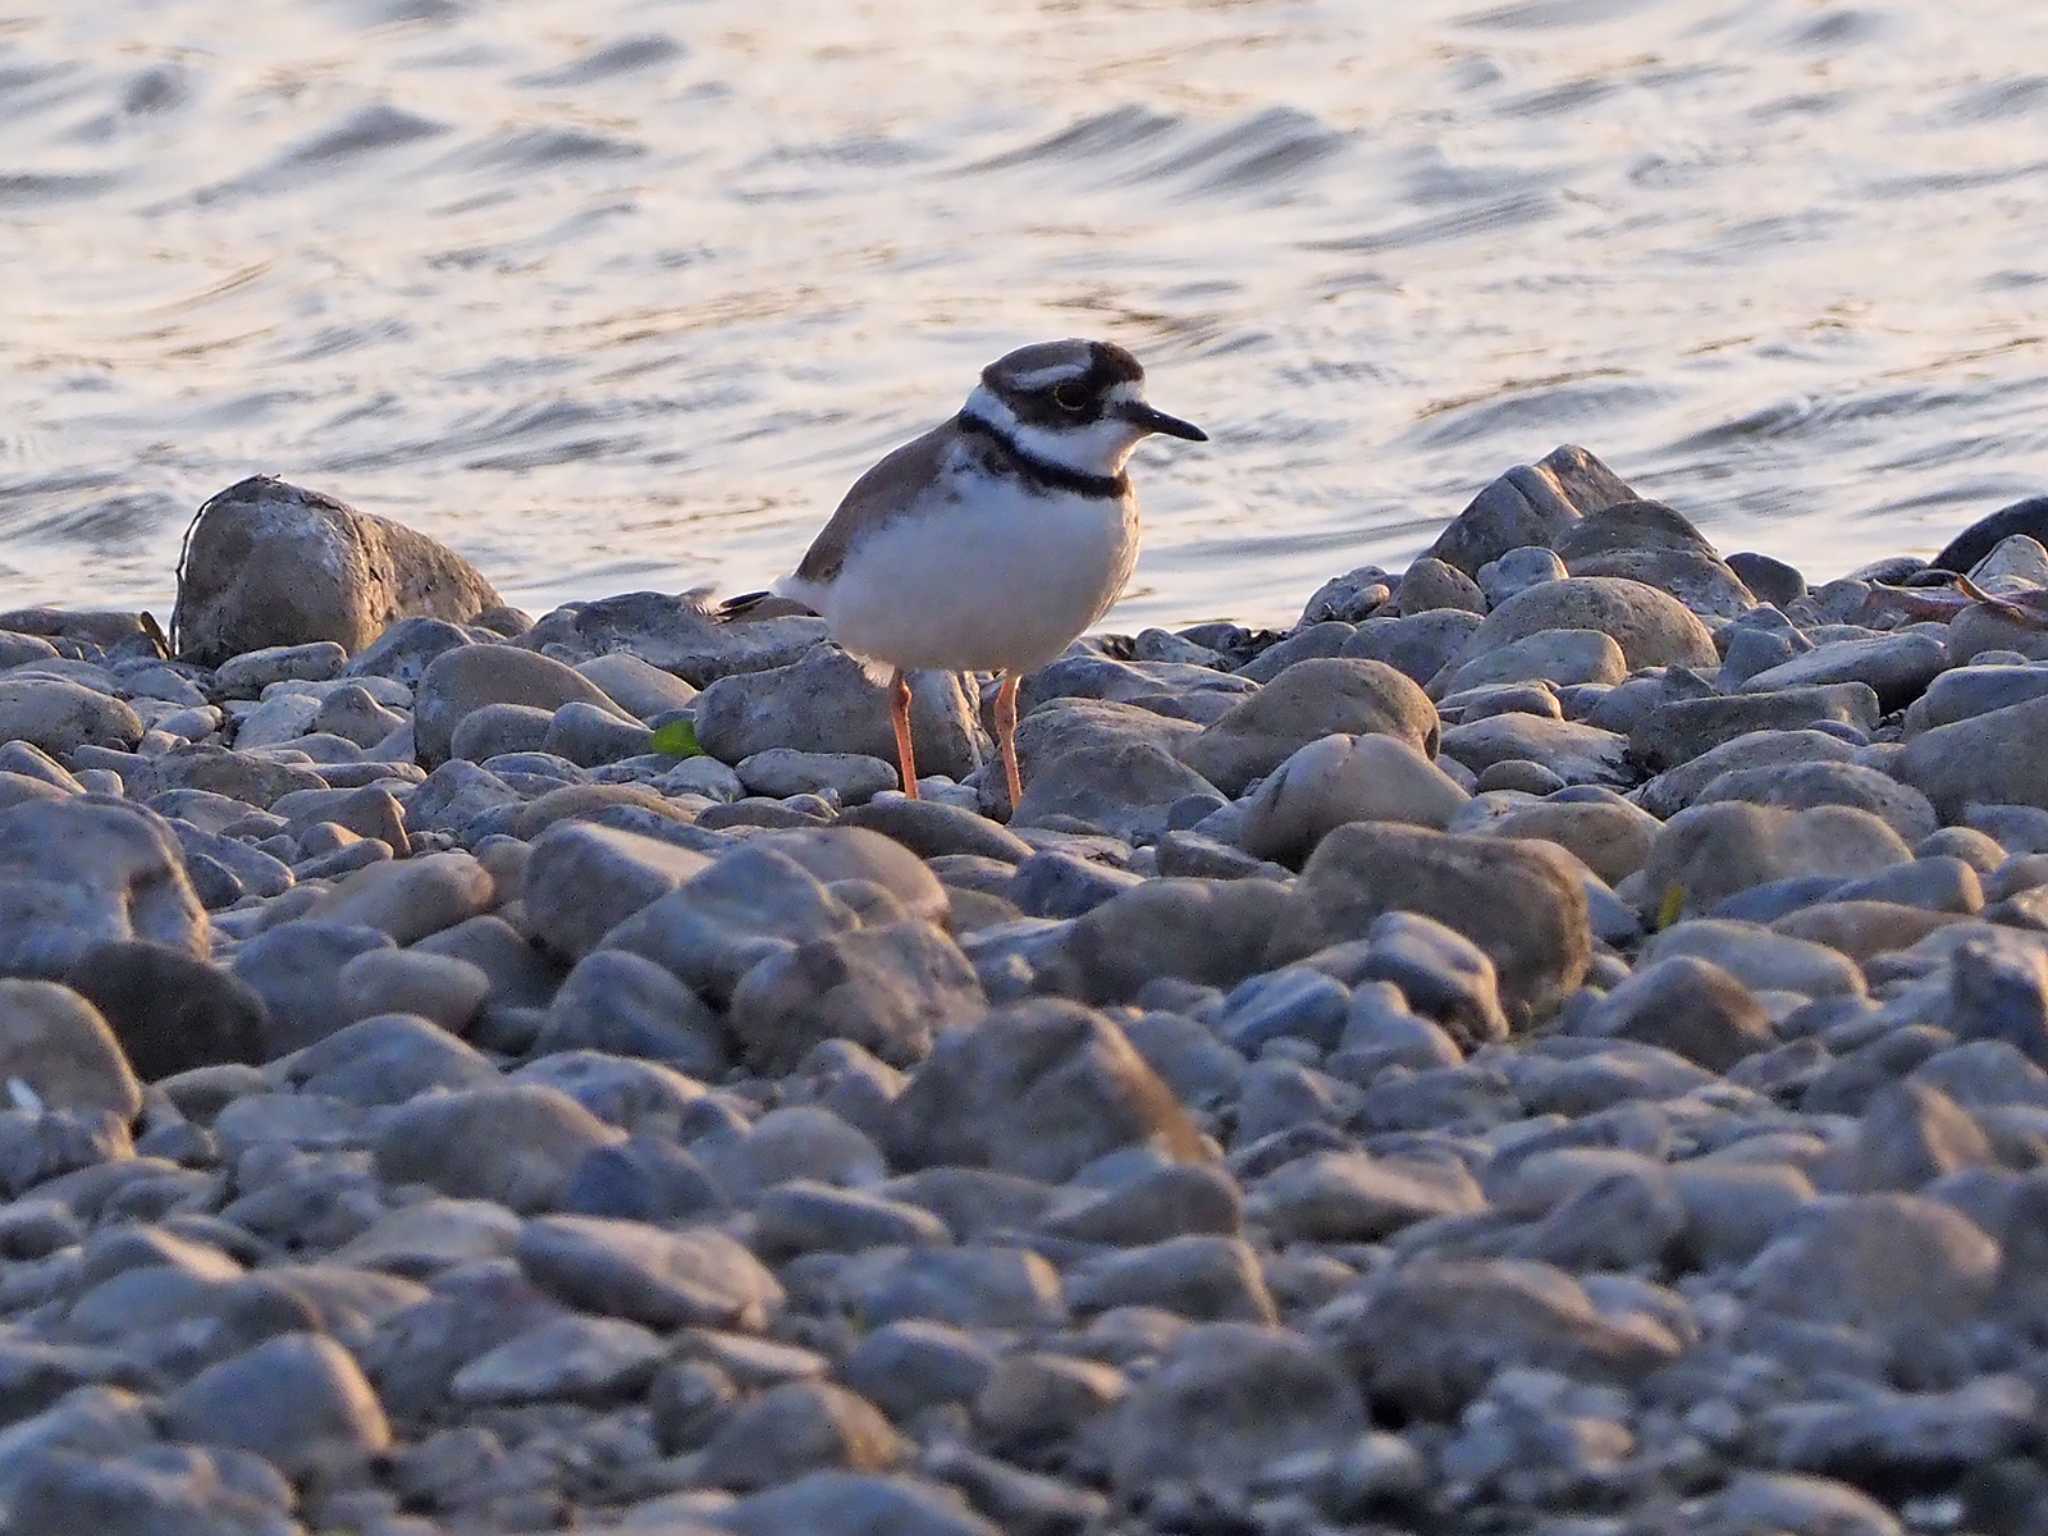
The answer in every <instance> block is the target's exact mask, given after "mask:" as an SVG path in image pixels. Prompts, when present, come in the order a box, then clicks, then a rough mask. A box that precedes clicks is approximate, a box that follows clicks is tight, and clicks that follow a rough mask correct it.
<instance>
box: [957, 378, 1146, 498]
mask: <svg viewBox="0 0 2048 1536" xmlns="http://www.w3.org/2000/svg"><path fill="white" fill-rule="evenodd" d="M1123 388H1124V389H1126V390H1133V389H1134V386H1132V385H1125V386H1123ZM1133 397H1134V396H1133ZM966 412H967V414H968V415H970V416H973V417H975V418H977V419H978V420H980V421H981V422H982V423H984V424H985V425H987V426H989V427H991V428H993V429H994V430H995V431H996V432H998V433H1000V434H1001V435H1002V436H1003V437H1004V438H1006V439H1007V440H1008V441H1010V442H1011V443H1013V444H1015V445H1016V447H1017V448H1018V449H1019V450H1020V451H1021V452H1023V453H1026V454H1029V455H1030V456H1031V457H1032V458H1034V459H1043V460H1044V461H1045V462H1046V463H1048V464H1056V465H1058V466H1059V467H1060V468H1061V469H1070V470H1073V471H1074V472H1076V473H1077V474H1083V475H1104V476H1114V475H1118V474H1121V473H1122V472H1123V467H1124V465H1125V464H1126V463H1128V462H1129V461H1130V457H1131V450H1132V449H1134V448H1136V447H1137V446H1138V444H1139V442H1140V441H1141V440H1142V439H1143V438H1144V436H1145V433H1144V430H1143V429H1142V428H1139V427H1135V426H1133V425H1132V424H1131V423H1130V422H1128V421H1125V420H1123V419H1122V418H1121V417H1118V416H1104V417H1102V418H1100V419H1099V420H1096V421H1091V422H1086V423H1082V424H1078V425H1075V426H1072V427H1061V428H1059V429H1057V430H1055V429H1053V428H1050V427H1038V426H1029V425H1026V424H1025V423H1024V422H1021V421H1019V420H1018V419H1017V413H1016V412H1015V411H1013V410H1011V409H1010V408H1009V407H1008V406H1007V405H1005V404H1004V403H1003V401H1002V399H1001V397H1000V396H998V395H997V394H996V393H995V391H994V390H992V389H990V388H989V387H988V386H987V385H986V384H977V385H975V386H974V392H973V393H972V394H970V395H969V396H968V397H967V405H966Z"/></svg>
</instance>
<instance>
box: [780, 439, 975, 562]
mask: <svg viewBox="0 0 2048 1536" xmlns="http://www.w3.org/2000/svg"><path fill="white" fill-rule="evenodd" d="M958 432H959V429H958V428H957V427H955V426H954V425H953V423H952V422H950V421H949V422H946V423H944V424H943V425H941V426H937V427H934V428H932V430H931V431H929V432H927V433H925V435H924V436H923V437H918V438H913V439H911V441H909V442H907V443H905V444H904V445H903V446H902V447H901V448H898V449H896V450H895V451H894V452H893V453H890V454H888V455H886V456H885V457H884V458H883V459H882V460H881V461H880V462H879V463H877V464H876V465H875V467H874V468H873V469H870V470H869V471H868V472H867V473H866V474H864V475H862V476H861V477H860V478H859V479H858V480H856V481H854V482H853V485H852V486H851V487H850V488H849V489H848V490H847V493H846V495H845V497H844V499H843V500H841V501H840V503H839V510H838V511H836V512H834V513H833V514H832V521H831V522H829V523H827V524H826V525H825V526H824V527H823V528H822V529H820V530H819V532H818V536H817V538H815V539H813V540H812V541H811V547H810V549H809V550H807V551H806V552H805V554H804V558H803V563H802V564H801V565H799V566H798V567H797V568H796V574H797V579H798V580H800V581H815V582H828V581H830V580H832V578H833V577H835V576H837V575H838V574H839V568H840V567H841V566H843V565H844V564H846V552H847V550H849V549H850V548H852V546H853V541H854V540H855V539H857V538H859V537H860V536H861V535H862V534H863V533H866V532H868V531H870V530H872V529H875V528H879V527H881V526H882V525H883V524H884V523H886V522H888V521H889V520H890V519H891V518H895V517H900V516H901V515H902V514H903V513H904V512H906V511H908V510H909V508H910V505H911V503H912V502H914V501H915V500H916V499H917V497H918V494H919V493H920V492H921V491H923V490H924V489H925V487H926V486H928V485H930V484H931V483H932V481H933V480H935V479H936V478H937V477H938V473H939V470H940V468H941V466H943V465H944V463H945V461H946V451H947V450H948V449H949V448H951V447H952V445H953V440H954V438H955V437H956V436H957V434H958Z"/></svg>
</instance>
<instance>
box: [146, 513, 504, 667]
mask: <svg viewBox="0 0 2048 1536" xmlns="http://www.w3.org/2000/svg"><path fill="white" fill-rule="evenodd" d="M500 601H501V600H500V598H499V597H498V594H497V593H496V592H495V591H494V590H492V587H491V584H490V583H489V582H487V581H486V580H484V578H483V577H482V576H481V575H479V574H478V573H477V571H476V569H475V568H474V567H473V566H471V565H470V564H469V562H467V561H466V560H464V559H463V558H462V557H461V556H460V555H457V554H455V553H453V552H452V551H450V550H447V549H444V548H443V547H442V546H441V545H439V544H437V543H435V542H434V541H433V540H432V539H430V538H428V537H427V536H426V535H425V534H422V533H417V532H415V531H414V530H412V529H410V528H406V527H403V526H401V525H400V524H397V523H394V522H391V521H389V520H387V519H385V518H381V517H371V516H369V515H367V514H365V513H361V512H358V511H356V510H355V509H354V508H352V507H348V506H345V505H344V504H343V503H341V502H339V501H336V500H335V499H334V498H332V497H331V496H325V495H322V494H321V493H319V492H317V491H307V490H302V489H300V488H299V487H298V486H295V485H289V484H287V483H286V482H284V481H282V480H276V479H272V478H271V477H269V476H267V475H258V476H254V477H252V478H250V479H247V480H242V481H238V482H237V483H236V484H234V485H231V486H229V487H228V488H227V489H226V490H224V491H222V492H220V493H219V494H217V495H215V496H214V497H212V498H211V499H209V500H208V501H207V503H206V505H205V506H204V507H203V508H201V509H200V515H199V518H198V521H197V523H196V524H195V526H194V527H193V529H192V532H191V542H190V546H189V548H188V550H187V553H186V558H185V567H184V577H183V581H182V582H181V584H180V590H179V594H178V605H177V609H176V611H175V613H174V614H173V615H172V619H171V631H172V633H173V635H175V636H176V637H177V641H178V649H179V653H180V655H181V656H183V657H184V658H186V659H188V660H193V661H198V662H201V663H205V664H209V665H210V664H217V663H219V662H221V661H225V660H227V659H228V658H230V657H234V656H239V655H242V654H243V653H245V652H248V651H255V650H261V649H262V648H263V647H265V646H273V645H297V644H302V643H306V642H309V641H318V640H331V641H334V642H336V643H338V644H339V645H341V646H342V647H343V648H345V649H346V650H348V651H351V652H354V651H359V650H361V649H363V648H364V647H365V646H367V645H369V644H370V642H371V641H373V640H375V639H376V638H377V637H378V636H379V635H380V634H382V633H383V632H384V631H385V630H386V629H387V628H389V627H390V626H391V624H393V623H394V622H395V621H397V620H399V619H402V618H406V617H409V616H416V615H417V616H425V617H432V618H439V619H449V620H453V621H455V622H458V623H467V622H468V621H470V620H472V619H474V618H475V617H476V616H477V615H478V614H479V613H481V612H483V611H484V610H485V609H488V608H495V607H497V606H499V605H500Z"/></svg>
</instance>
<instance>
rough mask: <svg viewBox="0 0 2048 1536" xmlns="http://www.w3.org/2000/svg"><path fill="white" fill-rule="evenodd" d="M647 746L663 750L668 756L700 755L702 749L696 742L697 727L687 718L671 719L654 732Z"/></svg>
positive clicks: (656, 750) (702, 753)
mask: <svg viewBox="0 0 2048 1536" xmlns="http://www.w3.org/2000/svg"><path fill="white" fill-rule="evenodd" d="M649 748H650V750H652V751H655V752H665V753H667V754H668V755H669V756H670V757H702V756H703V755H704V749H703V748H702V747H701V746H699V745H698V744H697V727H696V726H695V725H694V724H692V723H691V722H690V721H688V720H671V721H669V723H668V724H667V725H664V726H663V727H662V728H661V729H660V730H658V731H656V732H655V733H654V740H653V741H652V742H650V743H649Z"/></svg>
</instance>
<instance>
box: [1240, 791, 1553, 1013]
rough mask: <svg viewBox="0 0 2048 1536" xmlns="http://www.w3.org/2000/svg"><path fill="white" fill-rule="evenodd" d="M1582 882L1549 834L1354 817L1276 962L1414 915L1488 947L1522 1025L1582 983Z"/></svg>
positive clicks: (1328, 848)
mask: <svg viewBox="0 0 2048 1536" xmlns="http://www.w3.org/2000/svg"><path fill="white" fill-rule="evenodd" d="M1585 879H1586V874H1585V866H1583V865H1582V864H1580V863H1579V861H1578V860H1577V859H1575V858H1573V857H1572V856H1571V855H1570V854H1568V853H1566V852H1565V851H1564V850H1563V849H1561V848H1558V847H1556V846H1554V845H1553V844H1550V843H1547V842H1534V841H1531V842H1523V841H1517V840H1509V839H1505V838H1496V837H1471V836H1460V835H1453V834H1451V833H1445V832H1431V831H1426V830H1424V829H1423V828H1420V827H1407V826H1401V825H1398V824H1396V823H1393V822H1354V823H1352V824H1351V825H1350V826H1344V827H1339V828H1337V830H1336V831H1334V832H1332V833H1331V834H1330V835H1329V836H1328V837H1326V838H1324V839H1323V841H1322V843H1321V845H1320V846H1318V847H1317V849H1316V851H1315V852H1314V853H1313V854H1311V855H1310V856H1309V860H1308V863H1307V864H1306V865H1305V866H1304V867H1303V869H1302V873H1301V880H1300V882H1299V884H1298V885H1297V887H1296V889H1295V892H1294V899H1293V913H1292V917H1291V920H1289V921H1286V922H1283V923H1282V924H1281V925H1280V927H1279V929H1278V931H1277V935H1276V937H1275V940H1274V950H1273V952H1272V954H1271V956H1270V959H1271V960H1272V961H1273V962H1274V963H1282V962H1285V961H1287V960H1292V959H1298V958H1300V957H1302V956H1306V955H1309V954H1313V953H1314V952H1315V951H1316V950H1319V949H1324V948H1327V947H1329V946H1331V945H1334V944H1342V943H1345V942H1347V941H1349V940H1352V939H1359V938H1363V937H1365V936H1366V932H1367V930H1368V929H1369V928H1370V927H1371V926H1372V923H1373V921H1374V919H1376V918H1378V917H1379V916H1380V915H1381V914H1383V913H1387V912H1417V913H1420V914H1421V915H1423V916H1424V917H1433V918H1435V919H1436V920H1437V921H1438V922H1440V923H1442V924H1443V925H1444V926H1445V927H1447V928H1451V929H1455V930H1456V931H1457V932H1459V933H1462V934H1463V935H1464V936H1465V937H1466V938H1468V939H1470V940H1471V941H1472V942H1473V943H1474V944H1476V945H1478V946H1479V948H1480V949H1482V950H1484V951H1485V952H1486V955H1487V956H1488V958H1490V959H1491V960H1492V961H1493V963H1494V965H1495V967H1496V968H1497V969H1498V971H1499V973H1500V989H1501V1000H1502V1002H1503V1003H1504V1004H1505V1005H1506V1007H1507V1010H1508V1012H1509V1014H1510V1015H1511V1016H1514V1017H1515V1018H1516V1019H1517V1020H1518V1021H1519V1022H1526V1021H1527V1020H1529V1019H1532V1018H1540V1017H1542V1016H1543V1015H1545V1014H1547V1013H1549V1012H1551V1011H1552V1010H1553V1009H1555V1008H1556V1007H1557V1005H1558V1004H1560V1003H1561V1002H1563V1001H1564V999H1565V998H1566V997H1568V996H1570V995H1571V993H1572V991H1573V989H1574V988H1576V987H1577V986H1578V985H1579V983H1580V982H1581V981H1583V980H1584V979H1585V975H1586V968H1587V966H1588V965H1589V964H1590V963H1591V961H1592V954H1593V933H1592V926H1591V921H1590V919H1589V917H1588V909H1587V905H1586V887H1585Z"/></svg>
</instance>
